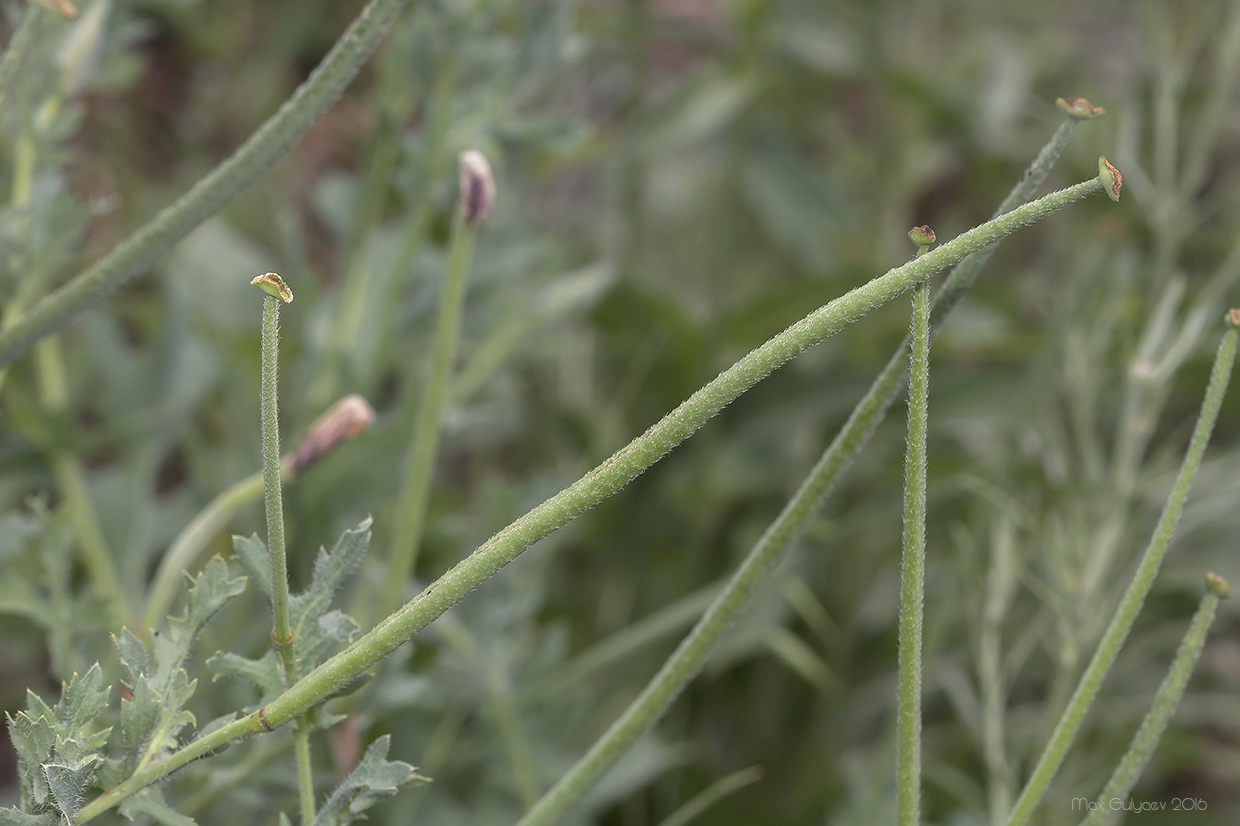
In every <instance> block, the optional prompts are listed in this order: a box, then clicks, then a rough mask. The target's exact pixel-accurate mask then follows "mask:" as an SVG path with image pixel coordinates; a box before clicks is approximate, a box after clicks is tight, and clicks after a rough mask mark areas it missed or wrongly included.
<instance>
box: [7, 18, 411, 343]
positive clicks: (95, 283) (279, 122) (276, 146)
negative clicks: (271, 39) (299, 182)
mask: <svg viewBox="0 0 1240 826" xmlns="http://www.w3.org/2000/svg"><path fill="white" fill-rule="evenodd" d="M405 2H406V0H370V2H369V3H367V4H366V6H365V8H363V9H362V11H361V13H360V14H359V15H358V16H357V19H356V20H354V21H353V23H352V24H351V25H350V26H349V28H348V29H347V30H346V31H345V32H344V34H343V35H341V37H340V39H339V40H337V41H336V45H335V46H333V47H332V50H331V51H330V52H328V54H327V56H326V57H325V58H323V62H322V63H320V64H319V66H318V67H317V68H316V69H315V70H314V72H312V73H311V75H310V77H309V78H307V79H306V82H305V83H303V84H302V85H301V86H300V87H299V88H298V89H297V91H296V92H294V93H293V96H292V97H290V98H289V99H288V100H287V101H285V103H284V105H282V106H281V107H280V109H279V110H278V111H277V112H276V113H275V114H274V115H272V116H271V118H270V119H268V120H267V122H266V123H264V124H263V125H262V126H261V127H259V129H258V131H257V132H255V133H254V134H253V135H251V136H250V138H249V139H248V140H247V141H246V142H245V143H244V144H242V145H241V147H240V148H238V149H237V151H236V152H234V153H233V154H232V155H231V156H230V157H229V158H228V159H227V160H226V161H224V162H223V163H221V164H220V165H219V166H217V167H216V168H215V169H213V170H212V171H211V172H210V173H208V174H207V176H206V177H204V178H203V179H202V180H200V181H198V183H196V184H194V186H193V187H192V188H191V189H190V190H189V191H188V192H186V193H185V194H184V195H182V196H181V197H180V198H178V199H177V200H176V201H175V202H174V203H173V204H172V205H170V206H168V207H166V208H165V209H164V210H163V211H162V212H160V213H159V215H157V216H156V217H155V218H154V219H152V220H151V221H150V222H149V223H147V224H146V226H144V227H142V228H141V229H139V230H138V231H137V232H135V233H133V234H132V235H130V236H129V237H128V238H127V239H125V240H124V241H122V242H121V243H120V244H118V245H117V246H116V247H115V248H114V249H113V250H112V252H111V253H109V254H108V255H107V256H105V257H104V258H102V259H101V260H99V261H98V262H96V263H95V264H94V265H93V266H91V267H90V268H89V269H87V270H86V271H85V272H82V273H80V274H79V275H77V276H76V277H75V278H73V279H72V280H71V281H70V282H69V283H67V284H65V285H64V286H63V287H61V288H60V289H58V290H56V291H54V292H53V293H51V294H50V295H48V296H47V297H46V298H44V299H43V300H41V301H40V302H39V303H37V304H36V305H35V306H33V307H31V308H30V310H29V311H28V312H26V313H25V314H24V315H23V316H22V317H21V318H20V319H19V320H18V321H17V322H16V323H15V324H13V326H12V327H10V328H8V329H7V330H4V331H3V332H0V367H3V366H5V365H7V364H9V363H10V362H12V361H13V360H14V359H16V358H17V357H18V356H20V355H21V354H23V353H24V352H26V350H27V349H29V348H30V345H32V344H33V343H34V342H35V341H38V340H39V339H40V338H42V337H44V336H46V335H47V334H49V333H51V332H53V331H54V330H57V329H59V328H60V327H62V326H64V325H65V324H66V323H67V322H68V321H69V319H70V318H72V317H73V316H74V315H76V314H77V313H79V312H81V311H82V310H84V309H86V308H88V307H90V306H92V305H94V304H97V303H98V302H100V301H102V300H103V298H104V297H105V296H107V295H108V294H109V293H111V292H112V291H113V290H115V289H117V288H118V287H120V286H121V285H122V284H124V283H125V282H127V281H129V280H130V279H131V278H133V277H134V276H136V275H137V274H138V273H140V272H142V271H143V270H144V269H146V268H147V267H149V266H151V265H152V264H154V263H155V262H156V261H157V260H158V259H159V258H160V257H162V256H163V255H164V254H165V253H166V252H167V251H168V250H170V249H171V248H172V247H173V245H175V244H176V243H177V242H178V241H180V240H181V239H182V238H184V237H185V236H186V235H188V234H189V232H190V231H191V230H193V229H194V228H195V227H197V226H198V225H199V224H201V223H202V222H203V221H205V220H206V219H207V218H210V217H211V216H212V215H214V214H215V213H217V212H219V211H220V210H221V209H223V208H224V206H225V205H226V204H227V203H228V202H229V201H231V200H232V199H233V198H234V197H236V195H237V194H238V193H240V192H241V191H242V190H244V189H245V188H246V187H248V186H249V185H250V184H252V183H253V182H254V181H255V180H256V179H257V178H258V176H259V175H261V174H262V173H263V172H264V171H265V170H266V169H267V168H268V167H269V166H271V164H272V163H274V162H275V161H276V160H277V159H278V158H280V157H281V156H282V155H283V154H284V153H285V152H286V151H287V150H288V149H289V148H290V147H291V146H292V145H293V144H294V143H295V142H296V141H297V139H298V138H300V137H301V136H302V135H303V134H304V133H305V132H306V130H308V129H309V128H310V126H311V124H313V123H314V122H315V121H316V120H317V119H318V117H319V116H320V115H321V114H323V112H324V111H326V109H327V108H328V107H329V106H331V104H332V103H333V102H334V101H335V100H336V98H337V97H339V96H340V93H341V92H342V91H343V90H344V88H345V86H347V85H348V83H349V81H350V80H351V79H352V78H353V75H354V74H356V72H357V70H358V68H359V67H360V66H361V64H362V63H363V62H364V61H365V60H366V58H368V57H369V56H370V54H371V52H373V51H374V50H375V48H376V47H377V46H378V45H379V41H380V40H381V39H382V38H383V35H384V34H385V33H386V31H387V29H388V26H389V25H390V24H391V22H392V19H393V18H394V17H395V16H396V13H397V12H398V11H399V10H400V9H401V7H402V6H403V5H404V4H405Z"/></svg>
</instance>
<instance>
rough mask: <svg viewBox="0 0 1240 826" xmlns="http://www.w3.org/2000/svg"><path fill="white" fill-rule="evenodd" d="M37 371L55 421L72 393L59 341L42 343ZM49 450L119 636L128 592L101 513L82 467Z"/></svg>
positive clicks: (126, 616)
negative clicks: (102, 524) (104, 533)
mask: <svg viewBox="0 0 1240 826" xmlns="http://www.w3.org/2000/svg"><path fill="white" fill-rule="evenodd" d="M35 371H36V375H37V377H38V380H39V396H40V402H41V404H42V407H43V410H44V412H45V413H47V414H48V415H49V416H52V417H60V416H63V415H64V412H65V408H66V406H67V405H68V395H69V390H68V386H67V385H66V383H65V368H64V362H63V360H62V359H61V356H60V344H59V340H58V339H56V338H50V339H47V340H45V341H43V342H41V344H40V346H39V348H38V350H37V351H36V353H35ZM50 449H51V454H52V455H51V459H52V474H53V476H55V478H56V486H57V487H58V488H59V489H60V493H61V495H62V496H63V497H64V499H65V505H66V506H67V507H68V509H69V512H70V513H71V514H72V515H73V531H74V534H75V535H76V536H77V545H78V550H79V551H80V552H81V557H82V563H83V564H84V565H85V566H86V570H87V571H89V572H90V580H91V584H92V586H93V587H94V589H95V591H96V592H97V593H98V594H99V596H100V597H101V598H102V599H103V601H104V602H105V603H106V604H107V606H108V613H109V615H110V616H109V618H108V628H109V629H111V630H112V631H115V632H119V631H120V630H121V628H123V627H124V626H125V625H126V623H128V622H129V618H130V613H129V602H128V600H127V599H125V589H124V588H122V587H121V580H120V575H119V574H118V573H117V570H116V561H115V558H114V557H113V556H112V552H111V550H109V549H108V543H107V540H105V539H104V537H103V529H102V528H101V527H100V525H99V516H98V512H97V511H96V510H95V506H94V503H93V502H92V501H91V498H90V492H89V490H88V489H87V486H86V474H85V472H84V471H83V469H82V463H81V462H79V461H78V459H77V457H76V456H74V455H73V454H71V453H69V452H67V451H66V450H64V449H63V448H62V447H59V446H57V445H52V446H51V448H50Z"/></svg>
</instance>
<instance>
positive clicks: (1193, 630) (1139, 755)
mask: <svg viewBox="0 0 1240 826" xmlns="http://www.w3.org/2000/svg"><path fill="white" fill-rule="evenodd" d="M1230 595H1231V588H1230V586H1229V585H1228V584H1227V581H1226V580H1224V579H1223V578H1222V577H1220V576H1217V575H1215V574H1210V575H1208V576H1207V578H1206V593H1205V594H1204V595H1203V596H1202V597H1201V603H1200V604H1199V605H1198V606H1197V613H1196V614H1195V615H1194V616H1193V622H1192V624H1191V625H1189V627H1188V631H1187V633H1185V634H1184V640H1183V641H1182V642H1181V643H1180V650H1179V651H1178V652H1177V653H1176V655H1175V661H1174V662H1172V664H1171V668H1170V670H1168V671H1167V676H1166V678H1164V679H1163V681H1162V685H1160V686H1159V687H1158V693H1157V694H1156V695H1154V703H1153V705H1151V706H1150V710H1149V711H1148V712H1147V713H1146V715H1145V719H1144V720H1142V721H1141V727H1140V728H1139V729H1137V733H1136V734H1135V735H1133V738H1132V742H1131V743H1130V744H1129V745H1128V751H1127V752H1125V753H1124V757H1123V759H1121V760H1120V761H1119V765H1118V766H1116V767H1115V771H1114V772H1113V773H1112V774H1111V779H1110V780H1108V781H1107V784H1106V786H1105V787H1103V789H1102V793H1101V794H1099V795H1098V800H1097V805H1096V806H1095V807H1094V808H1093V809H1091V810H1090V813H1089V815H1087V816H1086V818H1085V819H1084V820H1083V821H1081V826H1104V824H1108V823H1114V822H1115V820H1116V818H1117V817H1118V816H1119V812H1118V811H1115V810H1113V809H1112V808H1111V807H1110V805H1109V802H1110V801H1111V800H1116V799H1119V800H1122V799H1124V798H1126V797H1128V794H1129V793H1130V792H1131V791H1132V787H1133V786H1135V785H1136V783H1137V778H1139V777H1140V776H1141V772H1142V770H1144V769H1145V765H1146V763H1148V762H1149V760H1150V757H1151V755H1153V753H1154V749H1155V747H1157V745H1158V741H1159V740H1161V739H1162V735H1163V732H1164V731H1166V730H1167V723H1169V722H1170V721H1171V715H1173V714H1175V710H1176V707H1177V706H1179V704H1180V698H1181V697H1183V696H1184V689H1185V688H1187V687H1188V679H1189V677H1191V676H1192V674H1193V667H1194V666H1196V665H1197V660H1198V658H1199V657H1201V649H1203V648H1204V647H1205V644H1206V636H1207V635H1208V634H1209V633H1210V625H1211V624H1212V623H1213V622H1214V615H1215V613H1216V612H1217V611H1218V604H1219V600H1220V599H1226V598H1227V597H1228V596H1230Z"/></svg>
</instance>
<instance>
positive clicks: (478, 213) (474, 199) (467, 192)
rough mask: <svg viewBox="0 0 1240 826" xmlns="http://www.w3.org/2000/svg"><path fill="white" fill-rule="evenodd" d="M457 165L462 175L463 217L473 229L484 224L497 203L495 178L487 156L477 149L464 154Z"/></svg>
mask: <svg viewBox="0 0 1240 826" xmlns="http://www.w3.org/2000/svg"><path fill="white" fill-rule="evenodd" d="M457 164H458V168H459V170H460V175H461V196H460V197H461V215H462V216H463V217H464V218H465V224H466V225H467V226H469V227H470V228H471V229H472V228H474V227H477V226H478V225H479V224H480V223H482V219H484V218H486V217H487V213H489V212H490V211H491V206H492V205H493V204H494V203H495V176H494V175H492V174H491V164H490V163H489V162H488V161H487V158H486V155H483V154H482V153H481V152H479V151H478V150H476V149H470V150H469V151H468V152H462V153H461V154H460V156H459V157H458V158H457Z"/></svg>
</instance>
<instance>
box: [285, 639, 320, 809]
mask: <svg viewBox="0 0 1240 826" xmlns="http://www.w3.org/2000/svg"><path fill="white" fill-rule="evenodd" d="M288 647H289V648H292V647H293V646H291V645H290V646H288ZM310 728H311V723H310V715H308V714H303V715H301V716H300V717H298V718H297V723H296V725H295V726H294V728H293V753H294V754H295V755H296V757H297V790H298V794H297V797H298V802H299V803H300V805H301V823H302V826H311V824H312V823H314V768H313V766H312V765H311V763H310Z"/></svg>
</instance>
